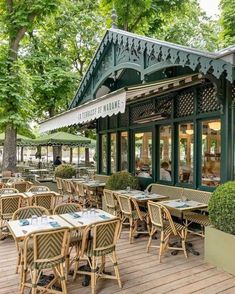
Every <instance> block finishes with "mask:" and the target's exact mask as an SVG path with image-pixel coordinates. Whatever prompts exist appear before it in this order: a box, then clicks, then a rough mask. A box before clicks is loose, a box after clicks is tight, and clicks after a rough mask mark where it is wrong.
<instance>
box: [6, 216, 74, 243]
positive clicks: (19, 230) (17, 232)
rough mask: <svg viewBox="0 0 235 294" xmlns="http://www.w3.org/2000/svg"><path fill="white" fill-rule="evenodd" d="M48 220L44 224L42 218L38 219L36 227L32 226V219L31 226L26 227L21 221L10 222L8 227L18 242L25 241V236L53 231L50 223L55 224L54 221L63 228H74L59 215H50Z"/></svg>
mask: <svg viewBox="0 0 235 294" xmlns="http://www.w3.org/2000/svg"><path fill="white" fill-rule="evenodd" d="M47 218H48V222H47V223H43V224H42V223H41V218H40V217H38V224H35V225H31V219H28V221H29V225H25V226H22V225H20V222H19V220H10V221H9V222H8V227H9V229H10V231H11V233H12V235H13V237H14V238H15V239H18V240H22V239H24V238H25V236H27V234H29V233H32V232H36V231H43V230H49V229H53V226H52V225H51V224H50V222H53V221H56V222H57V223H58V224H59V225H60V227H61V228H65V227H67V228H70V229H72V228H73V226H72V225H71V224H69V223H68V222H67V221H65V220H64V219H63V218H61V217H60V216H59V215H49V216H47Z"/></svg>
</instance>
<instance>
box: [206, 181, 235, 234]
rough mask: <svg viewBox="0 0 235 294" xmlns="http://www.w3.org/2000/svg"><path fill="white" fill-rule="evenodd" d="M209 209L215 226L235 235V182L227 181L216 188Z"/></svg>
mask: <svg viewBox="0 0 235 294" xmlns="http://www.w3.org/2000/svg"><path fill="white" fill-rule="evenodd" d="M208 211H209V218H210V221H211V223H212V225H213V226H214V227H215V228H217V229H219V230H221V231H224V232H226V233H229V234H233V235H235V182H227V183H225V184H223V185H221V186H218V187H217V188H216V190H215V191H214V192H213V193H212V196H211V198H210V201H209V205H208Z"/></svg>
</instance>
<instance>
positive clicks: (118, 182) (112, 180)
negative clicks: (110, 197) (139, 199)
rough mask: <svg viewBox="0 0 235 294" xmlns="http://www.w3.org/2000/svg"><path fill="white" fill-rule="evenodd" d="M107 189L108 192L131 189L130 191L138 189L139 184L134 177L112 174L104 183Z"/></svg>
mask: <svg viewBox="0 0 235 294" xmlns="http://www.w3.org/2000/svg"><path fill="white" fill-rule="evenodd" d="M106 187H107V189H110V190H124V189H126V188H127V187H131V188H132V189H138V187H139V182H138V179H137V178H136V177H134V176H133V175H132V174H130V173H128V172H125V171H121V172H116V173H113V174H112V175H111V176H110V177H109V179H108V181H107V183H106Z"/></svg>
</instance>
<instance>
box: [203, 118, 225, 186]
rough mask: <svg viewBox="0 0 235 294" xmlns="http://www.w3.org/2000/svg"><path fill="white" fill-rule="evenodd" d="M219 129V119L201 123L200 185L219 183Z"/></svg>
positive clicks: (215, 184)
mask: <svg viewBox="0 0 235 294" xmlns="http://www.w3.org/2000/svg"><path fill="white" fill-rule="evenodd" d="M220 129H221V123H220V120H211V121H204V122H203V123H202V185H204V186H217V185H218V184H219V183H220V154H221V138H220Z"/></svg>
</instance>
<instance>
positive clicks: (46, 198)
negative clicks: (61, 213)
mask: <svg viewBox="0 0 235 294" xmlns="http://www.w3.org/2000/svg"><path fill="white" fill-rule="evenodd" d="M55 202H56V196H55V194H54V193H53V192H44V193H40V194H39V193H38V194H35V195H33V196H32V203H33V205H36V206H42V207H44V208H46V209H48V210H49V211H50V213H51V212H52V211H53V209H54V207H55Z"/></svg>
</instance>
